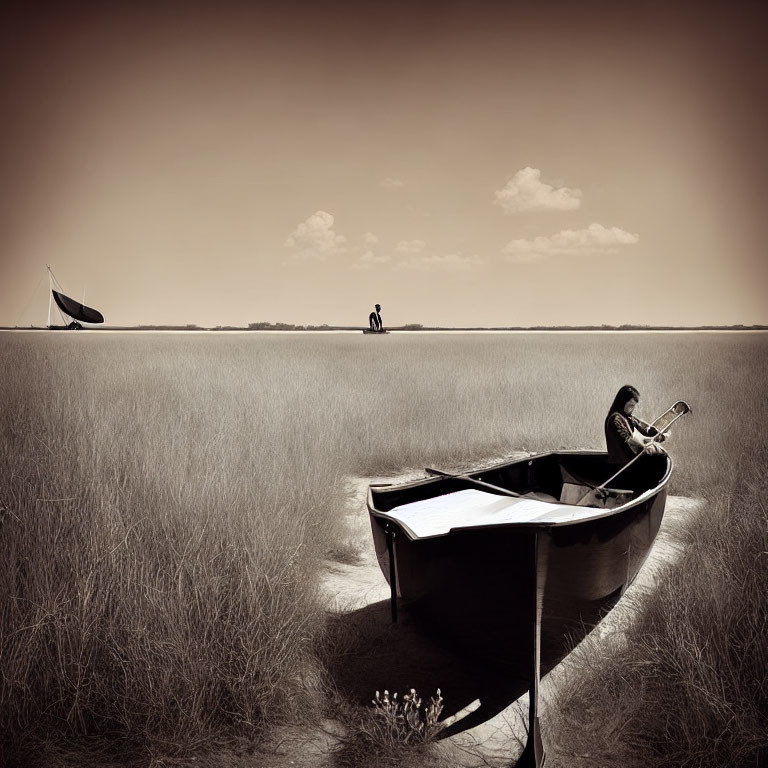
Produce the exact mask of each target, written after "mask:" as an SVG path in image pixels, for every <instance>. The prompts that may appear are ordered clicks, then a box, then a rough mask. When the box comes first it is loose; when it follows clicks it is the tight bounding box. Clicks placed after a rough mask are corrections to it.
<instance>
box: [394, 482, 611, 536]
mask: <svg viewBox="0 0 768 768" xmlns="http://www.w3.org/2000/svg"><path fill="white" fill-rule="evenodd" d="M603 512H604V510H598V509H594V508H592V507H575V506H571V505H568V504H554V503H550V502H546V501H539V500H537V499H524V498H520V499H518V498H514V497H512V496H497V495H496V494H494V493H488V492H486V491H480V490H475V489H468V490H464V491H457V492H456V493H447V494H445V495H444V496H436V497H434V498H431V499H424V500H423V501H414V502H412V503H411V504H403V505H402V506H399V507H394V508H393V509H391V510H390V511H389V512H388V513H387V514H388V515H389V516H390V517H392V518H394V519H395V520H397V521H399V522H401V523H403V524H404V525H406V526H408V528H410V530H411V531H413V533H414V534H415V535H416V536H417V537H419V538H421V537H427V536H439V535H441V534H445V533H448V531H450V530H451V529H452V528H472V527H474V526H478V525H509V524H510V523H527V522H532V521H537V522H544V521H546V522H553V523H555V522H567V521H569V520H578V519H582V518H587V517H594V516H595V515H596V514H598V515H599V514H601V513H603Z"/></svg>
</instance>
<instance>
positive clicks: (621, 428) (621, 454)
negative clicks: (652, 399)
mask: <svg viewBox="0 0 768 768" xmlns="http://www.w3.org/2000/svg"><path fill="white" fill-rule="evenodd" d="M639 401H640V393H639V392H638V391H637V390H636V389H635V388H634V387H631V386H629V385H626V386H623V387H622V388H621V389H620V390H619V391H618V392H617V393H616V397H615V398H614V399H613V404H612V405H611V407H610V410H609V411H608V416H607V417H606V419H605V446H606V448H607V449H608V459H609V461H610V462H611V463H612V464H626V463H627V462H628V461H629V460H630V459H632V458H633V457H634V456H637V454H638V453H640V452H641V451H642V450H643V448H645V446H646V445H648V448H647V449H646V451H645V452H646V454H658V453H662V454H663V453H664V449H663V448H662V447H661V446H660V445H659V444H658V442H655V441H654V440H653V439H652V438H656V436H657V435H658V430H657V429H656V428H655V427H652V426H651V425H650V424H646V423H645V422H644V421H642V420H640V419H638V418H637V416H635V415H634V413H633V411H634V410H635V406H636V405H637V404H638V402H639ZM663 439H664V435H661V437H658V438H656V440H658V441H661V440H663ZM649 443H650V445H649Z"/></svg>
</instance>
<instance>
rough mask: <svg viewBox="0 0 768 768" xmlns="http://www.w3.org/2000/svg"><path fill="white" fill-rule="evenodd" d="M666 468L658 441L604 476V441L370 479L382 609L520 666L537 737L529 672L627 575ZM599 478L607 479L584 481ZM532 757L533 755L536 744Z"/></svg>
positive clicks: (644, 538)
mask: <svg viewBox="0 0 768 768" xmlns="http://www.w3.org/2000/svg"><path fill="white" fill-rule="evenodd" d="M686 407H687V406H686ZM428 471H429V470H428ZM432 472H436V471H435V470H432ZM671 472H672V460H671V459H670V457H669V456H668V455H666V454H659V455H655V456H645V457H643V458H642V460H640V461H637V462H633V464H632V466H629V467H627V469H626V470H625V471H622V472H621V473H620V474H619V475H618V476H615V475H616V467H615V466H613V465H611V464H610V463H609V461H608V454H607V453H604V452H599V451H561V452H550V453H542V454H539V455H536V456H527V457H524V458H518V459H515V460H511V461H505V462H502V463H499V464H495V465H493V466H490V467H487V468H483V469H479V470H475V471H471V472H467V473H463V474H460V475H446V474H445V473H438V474H439V476H436V477H429V478H425V479H423V480H417V481H414V482H409V483H406V484H402V485H372V486H370V488H369V490H368V497H367V505H368V511H369V515H370V522H371V529H372V532H373V540H374V544H375V548H376V556H377V559H378V562H379V566H380V567H381V571H382V573H383V574H384V577H385V578H386V579H387V581H388V582H389V584H390V588H391V591H392V609H393V619H396V608H397V605H398V602H399V603H400V604H401V605H404V606H406V607H407V609H408V610H409V612H410V613H411V614H412V615H413V616H414V617H416V619H417V620H419V621H422V622H425V623H426V624H427V625H429V626H430V627H433V628H439V630H440V633H441V635H442V636H443V637H445V638H446V639H447V640H449V641H451V642H454V643H458V644H459V645H460V646H462V647H466V648H467V649H468V650H471V651H474V652H475V653H482V654H483V655H484V658H490V659H493V660H495V661H496V662H498V663H499V664H501V665H502V666H503V667H504V668H508V669H510V670H518V671H522V674H523V675H524V676H525V677H526V679H527V680H529V681H530V686H529V687H530V691H531V694H532V699H531V701H532V704H533V706H532V707H531V712H530V717H531V723H530V725H531V728H530V730H529V733H530V734H533V738H535V739H537V740H539V743H540V737H539V736H538V715H537V712H536V709H537V703H536V702H537V701H538V685H539V678H540V675H541V674H544V673H546V672H547V671H548V670H549V669H551V668H552V667H553V666H554V665H556V664H557V663H558V662H559V661H561V660H562V659H563V658H564V657H565V656H566V655H567V654H568V653H569V652H570V650H572V649H573V648H574V647H575V645H576V644H577V643H578V642H579V641H580V640H581V639H583V637H584V636H585V635H586V634H587V633H588V632H589V631H590V630H591V629H592V628H594V627H595V626H596V625H597V624H598V623H599V621H600V620H601V618H602V617H603V616H605V614H606V613H607V612H608V611H609V610H610V609H611V608H612V607H613V606H614V605H615V604H616V603H617V602H618V600H619V599H620V597H621V596H622V595H623V594H624V592H625V591H626V589H627V587H628V586H629V585H630V584H631V583H632V582H633V580H634V579H635V577H636V576H637V573H638V571H639V570H640V567H641V566H642V564H643V563H644V562H645V560H646V558H647V557H648V554H649V552H650V550H651V547H652V546H653V542H654V539H655V538H656V534H657V532H658V530H659V526H660V525H661V521H662V518H663V515H664V507H665V503H666V498H667V483H668V481H669V477H670V474H671ZM606 478H611V480H612V487H611V488H604V489H601V490H598V491H597V492H596V491H595V489H596V488H598V489H599V488H600V486H601V485H602V484H603V481H604V480H605V479H606ZM532 750H533V747H531V758H530V759H531V760H532V761H533V757H532V755H533V751H532ZM542 754H543V752H542ZM521 764H522V763H521ZM531 764H536V765H539V764H540V762H539V755H538V754H537V756H536V760H535V761H534V762H531Z"/></svg>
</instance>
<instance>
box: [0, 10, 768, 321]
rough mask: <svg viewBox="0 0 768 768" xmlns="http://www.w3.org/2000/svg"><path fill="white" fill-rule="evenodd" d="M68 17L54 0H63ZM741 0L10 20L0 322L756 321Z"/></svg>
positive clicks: (34, 15) (753, 121) (757, 75)
mask: <svg viewBox="0 0 768 768" xmlns="http://www.w3.org/2000/svg"><path fill="white" fill-rule="evenodd" d="M62 5H66V9H64V8H63V7H62ZM765 32H766V26H765V24H764V22H763V19H762V16H761V11H760V10H759V5H757V4H754V5H752V4H746V3H743V2H742V3H730V4H726V3H723V4H721V5H706V4H703V5H702V4H701V3H698V4H696V3H685V4H681V3H677V4H673V3H661V2H658V3H657V2H646V3H643V2H633V3H616V2H583V3H571V2H554V1H553V0H542V1H541V2H533V1H531V2H513V0H508V2H505V3H497V4H492V3H487V2H479V3H468V2H464V3H437V2H423V3H418V4H416V3H404V2H403V3H400V2H388V3H376V2H371V3H352V2H346V3H342V2H337V3H327V2H326V3H324V2H315V3H308V2H287V3H280V4H258V3H245V2H242V3H235V2H229V3H227V2H222V3H210V4H204V3H194V2H188V3H155V4H146V3H140V2H139V3H136V4H133V5H132V6H131V7H125V8H118V7H116V5H115V6H110V4H107V3H101V4H83V3H80V4H78V3H76V2H75V3H67V4H48V5H46V4H38V5H35V4H23V5H19V6H18V7H17V9H16V11H15V12H14V11H12V12H10V13H9V14H8V15H7V17H6V20H5V21H4V22H3V25H2V31H1V32H0V35H1V36H2V46H1V49H0V50H1V52H0V58H1V59H2V82H1V83H0V96H1V97H2V104H3V115H4V116H3V120H2V121H0V123H1V124H0V153H1V154H0V157H1V158H2V168H3V174H2V182H1V186H0V299H1V301H0V325H14V324H19V325H30V324H43V323H45V321H46V317H47V310H48V300H47V292H46V291H47V277H46V270H45V265H46V264H50V265H51V267H52V268H53V271H54V273H55V275H56V277H57V278H58V279H59V281H60V282H61V284H62V287H63V288H64V290H65V291H66V292H68V293H69V294H70V295H72V296H73V297H75V298H77V299H82V298H83V294H84V295H85V303H86V304H89V305H91V306H95V307H97V308H98V309H100V310H101V311H102V312H103V314H104V315H105V317H106V321H107V324H114V325H126V324H129V325H133V324H142V323H143V324H149V323H174V324H178V323H182V324H183V323H196V324H200V325H204V326H212V325H228V324H233V325H245V324H247V323H249V322H256V321H264V320H267V321H273V322H275V321H283V322H293V323H313V324H322V323H328V324H345V325H351V324H365V323H366V322H367V316H368V313H369V312H370V310H371V309H372V306H373V304H374V303H376V302H379V303H380V304H382V306H383V311H382V315H383V318H384V322H385V324H391V325H400V324H403V323H422V324H424V325H445V326H451V325H454V326H456V325H458V326H476V325H483V326H494V325H547V324H552V325H554V324H584V323H589V324H592V323H597V324H602V323H608V324H620V323H648V324H675V325H697V324H705V323H716V324H735V323H745V324H752V323H768V299H766V295H768V259H766V252H765V243H766V234H767V233H766V230H767V229H768V224H767V222H766V193H765V178H766V170H768V169H767V168H766V146H765V143H766V142H765V136H766V128H767V126H766V120H765V118H766V98H767V97H768V60H767V59H766V56H765V55H764V54H763V53H762V51H761V48H762V47H763V40H764V37H765Z"/></svg>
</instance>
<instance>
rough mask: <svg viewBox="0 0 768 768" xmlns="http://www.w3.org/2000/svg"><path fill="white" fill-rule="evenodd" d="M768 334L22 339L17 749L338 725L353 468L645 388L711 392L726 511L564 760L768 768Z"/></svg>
mask: <svg viewBox="0 0 768 768" xmlns="http://www.w3.org/2000/svg"><path fill="white" fill-rule="evenodd" d="M766 353H768V336H765V335H760V334H734V333H729V334H705V333H696V334H634V333H620V334H619V333H613V334H602V333H592V334H559V333H549V334H544V333H540V334H460V333H450V334H418V333H414V334H391V335H389V336H386V337H380V338H368V337H365V336H363V335H362V334H319V333H315V334H266V333H250V334H149V333H141V334H111V333H80V334H77V333H75V334H67V333H62V334H47V333H3V334H1V335H0V362H1V363H2V366H1V367H0V397H1V398H2V399H1V400H0V402H2V406H1V408H2V410H0V420H1V422H2V430H1V431H0V435H1V438H0V439H1V442H0V473H1V475H0V558H2V564H3V567H2V569H0V611H1V612H2V613H1V616H0V619H1V627H2V639H1V641H0V749H1V750H2V752H3V754H4V756H5V760H6V763H7V764H8V765H36V764H38V765H44V764H51V760H52V758H51V755H52V754H54V753H55V752H56V751H59V752H67V751H69V752H71V753H79V754H81V755H82V754H85V753H86V752H89V751H90V752H92V753H93V754H97V755H99V756H100V758H99V759H100V760H102V761H106V760H107V759H109V760H114V761H119V760H121V759H123V758H125V759H127V758H128V757H131V758H138V759H140V760H144V761H146V762H151V761H152V760H160V759H167V760H184V759H185V758H186V757H188V756H191V755H195V754H198V753H201V752H203V751H207V750H210V749H211V748H212V747H215V746H232V745H243V744H245V745H247V744H249V743H253V742H255V743H258V741H259V739H261V738H263V737H265V735H266V734H268V733H269V729H270V728H272V727H273V726H275V725H276V724H280V723H285V722H302V721H311V720H313V719H316V718H318V717H320V716H321V714H322V713H323V708H324V707H325V706H326V705H325V702H326V701H327V695H326V693H327V692H326V689H325V687H324V671H323V668H322V665H321V664H320V662H319V661H318V655H317V648H318V645H319V644H322V641H323V630H324V622H325V617H324V613H323V609H322V607H321V603H320V601H319V597H318V584H319V576H320V570H321V568H322V562H323V559H324V558H327V557H331V558H336V559H339V560H345V559H346V560H348V559H350V558H354V556H355V552H354V551H353V548H352V547H353V545H352V544H351V543H350V542H349V541H348V540H347V539H346V536H345V529H344V524H343V519H342V518H343V510H344V501H345V499H344V488H345V484H344V481H345V478H348V477H349V476H350V475H354V476H366V475H381V474H386V473H391V474H396V473H397V472H399V471H401V470H405V469H409V468H413V467H422V466H443V467H446V468H450V467H452V466H459V465H467V464H472V463H480V462H482V461H483V460H486V459H488V458H490V457H495V456H498V455H501V454H505V453H510V452H512V451H515V450H520V449H526V450H530V451H539V450H547V449H555V448H561V447H568V448H601V447H602V446H603V436H602V422H603V418H604V416H605V411H606V409H607V407H608V405H609V404H610V402H611V400H612V398H613V395H614V394H615V392H616V390H617V389H618V387H619V386H620V385H622V384H624V383H631V384H634V385H635V386H637V387H638V388H639V389H640V392H641V393H642V394H643V398H642V399H641V402H640V406H639V409H638V412H639V413H640V414H641V415H643V416H645V417H651V416H653V415H655V414H656V413H657V412H660V411H662V410H663V409H664V408H666V407H667V406H668V405H670V404H671V403H672V402H674V401H675V400H677V399H679V398H683V399H685V400H687V401H688V402H689V403H690V404H691V406H692V407H693V410H694V415H693V416H692V417H689V418H687V419H686V420H685V421H684V423H682V424H681V425H680V427H679V428H676V429H675V434H674V435H673V438H672V441H671V443H670V451H671V453H672V454H673V456H674V457H675V460H676V471H675V473H674V475H673V478H672V481H671V492H672V493H677V494H686V495H694V496H704V497H707V498H708V499H709V502H710V503H709V504H708V505H707V507H706V517H705V519H702V520H700V521H697V524H696V526H695V527H694V529H693V530H690V531H687V532H685V534H684V535H685V536H687V537H688V540H689V546H688V548H687V552H686V556H685V557H684V558H683V561H682V562H681V563H679V564H678V565H677V566H676V568H677V570H676V571H670V573H669V576H668V578H667V579H665V581H664V584H663V586H662V587H661V588H660V590H659V592H660V594H659V595H658V599H655V600H654V601H652V602H651V604H650V606H649V607H648V608H647V610H645V611H644V613H643V614H642V616H641V617H640V620H639V621H638V622H637V624H636V629H635V630H633V631H635V633H636V634H634V635H630V636H629V641H630V642H629V643H628V645H627V648H626V650H624V651H622V654H624V655H621V654H619V653H618V652H617V656H616V658H611V659H606V660H605V663H604V664H603V663H601V664H599V665H594V664H593V665H592V666H591V667H590V668H589V669H587V670H586V671H585V673H584V674H583V675H582V676H580V677H578V678H577V679H575V680H574V682H573V685H572V687H571V688H569V689H568V691H567V692H566V693H564V695H563V698H562V701H560V702H559V703H558V708H557V711H554V712H549V713H548V717H549V722H550V723H551V725H550V729H549V732H548V734H547V735H548V737H549V743H556V747H557V749H556V750H555V752H556V754H559V755H560V758H559V759H560V762H559V763H557V764H560V765H564V766H565V765H575V764H576V762H574V761H575V760H577V759H583V760H584V762H583V764H584V765H606V766H607V765H628V766H629V765H635V764H637V765H640V764H642V765H660V766H661V765H665V766H667V765H669V766H671V765H680V766H683V765H686V766H693V765H701V766H704V765H714V764H717V765H733V766H748V765H758V763H757V762H756V760H757V757H756V756H757V755H759V754H760V753H761V751H762V750H764V749H765V748H766V743H765V733H766V730H767V729H766V725H767V722H766V712H767V711H768V683H766V682H765V681H766V679H768V648H766V643H767V641H766V639H765V638H766V636H767V634H768V633H767V632H766V624H765V621H766V618H765V617H766V611H767V608H766V605H767V603H768V597H767V595H768V584H767V583H766V573H767V572H768V567H767V566H768V561H767V560H766V558H767V557H768V556H766V550H768V514H767V512H766V503H765V498H766V491H767V490H768V488H766V481H765V475H764V472H765V463H766V458H768V450H767V449H766V439H765V423H766V419H767V418H768V406H767V405H766V400H765V397H764V394H763V388H764V384H765V382H766V381H767V380H768V376H767V375H766V374H768V354H766ZM609 711H610V713H612V716H611V717H610V718H609V717H607V716H606V715H607V713H608V712H609ZM617 712H619V713H620V717H619V718H618V719H617V717H616V716H615V715H616V713H617ZM586 722H589V724H590V725H589V736H588V737H586V736H584V734H585V733H587V729H586V726H584V725H583V724H584V723H586ZM739 729H740V730H739ZM734 734H735V735H734ZM761 734H762V736H761ZM761 738H762V741H761ZM580 739H581V740H580ZM586 742H588V744H587V743H586ZM738 745H740V746H738ZM737 746H738V748H737ZM726 753H727V754H729V755H733V756H734V757H733V759H732V762H730V763H729V762H722V761H721V758H722V756H723V755H724V754H726ZM33 755H36V756H37V757H34V758H33ZM578 755H582V756H584V755H588V757H583V758H577V757H574V756H578ZM617 755H618V756H620V759H617V761H616V762H611V759H613V758H612V756H617ZM713 756H716V759H715V757H713ZM630 758H632V759H633V760H635V762H631V760H630ZM83 759H84V758H83ZM95 759H96V758H91V760H95ZM555 759H558V758H557V757H556V755H555ZM46 761H47V763H46ZM750 761H751V762H750ZM97 762H98V761H97ZM73 764H77V762H75V763H73Z"/></svg>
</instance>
